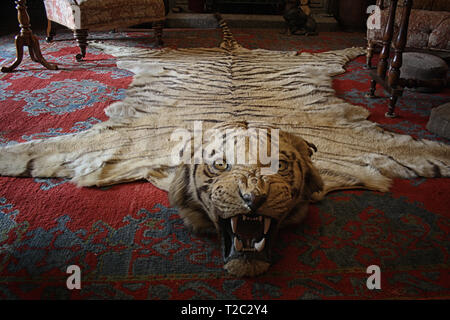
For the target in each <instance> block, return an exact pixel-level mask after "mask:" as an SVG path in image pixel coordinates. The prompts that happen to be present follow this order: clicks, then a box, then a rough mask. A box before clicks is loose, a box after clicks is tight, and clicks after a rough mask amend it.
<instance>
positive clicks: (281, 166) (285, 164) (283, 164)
mask: <svg viewBox="0 0 450 320" xmlns="http://www.w3.org/2000/svg"><path fill="white" fill-rule="evenodd" d="M288 168H289V163H288V162H287V161H284V160H280V161H279V163H278V170H279V171H284V170H287V169H288Z"/></svg>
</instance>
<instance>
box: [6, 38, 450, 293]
mask: <svg viewBox="0 0 450 320" xmlns="http://www.w3.org/2000/svg"><path fill="white" fill-rule="evenodd" d="M232 31H233V33H234V36H235V38H236V40H237V41H238V42H239V43H240V44H242V45H243V46H244V47H247V48H251V49H254V48H264V49H272V50H298V51H308V52H320V51H328V50H335V49H343V48H347V47H352V46H364V45H365V41H364V35H363V34H359V33H321V34H320V36H318V37H309V38H307V37H300V36H291V37H289V36H286V35H280V34H279V30H266V29H264V30H258V29H246V30H238V29H233V30H232ZM93 37H94V38H97V39H102V40H105V39H112V40H113V41H114V42H118V41H120V42H121V45H128V46H135V47H144V48H145V47H149V48H152V47H153V37H152V36H150V37H149V36H148V34H146V33H139V32H136V33H127V34H125V33H116V34H109V33H94V34H93ZM41 38H43V37H42V36H41ZM113 38H114V39H113ZM164 38H165V43H166V46H170V47H183V48H186V47H216V46H217V45H218V44H219V42H220V41H221V31H220V30H219V29H217V30H176V29H172V30H165V35H164ZM69 39H70V40H71V35H70V34H61V35H59V36H57V37H56V41H55V42H53V43H51V44H47V43H44V42H41V48H42V50H43V52H44V55H45V57H46V58H47V59H48V60H49V61H51V62H55V63H57V64H58V65H59V67H60V70H58V71H48V70H45V69H43V68H42V67H41V66H40V65H38V64H36V63H33V62H31V60H30V59H29V57H26V58H25V60H24V62H23V63H22V65H21V66H20V67H19V69H18V71H17V72H14V73H11V74H0V145H8V144H14V143H18V142H25V141H30V140H33V139H40V138H45V137H54V136H58V135H63V134H67V133H75V132H79V131H82V130H86V129H88V128H90V127H92V125H94V124H95V123H99V122H103V121H105V120H107V117H106V116H105V114H104V113H103V110H104V109H105V108H106V107H107V106H108V105H110V104H111V103H112V102H114V101H119V100H122V99H124V97H125V90H126V89H127V87H128V85H129V84H130V83H131V81H132V76H133V74H132V73H131V72H128V71H125V70H121V69H118V68H117V66H116V61H115V58H114V57H112V56H110V55H106V54H104V53H103V52H100V51H98V50H96V49H95V48H93V47H90V48H89V49H88V55H87V58H86V61H84V62H82V63H77V62H76V61H75V59H74V55H75V54H76V53H77V52H78V48H77V47H76V45H75V43H74V42H73V41H66V40H69ZM0 48H1V49H0V64H1V65H3V64H7V63H10V62H11V61H12V60H13V59H14V57H15V48H14V46H13V35H11V36H8V37H2V38H0ZM364 61H365V58H364V57H359V58H357V59H356V60H354V61H352V62H350V63H349V64H348V65H347V70H348V72H347V73H345V74H343V75H340V76H337V77H335V79H334V83H333V86H334V89H335V90H336V93H337V96H338V97H340V98H343V99H345V100H346V101H348V102H350V103H353V104H357V105H361V106H363V107H365V108H367V109H368V110H370V112H371V116H370V118H369V120H372V121H375V122H377V123H379V124H380V126H381V127H383V128H384V129H387V130H391V131H394V132H399V133H406V134H410V135H412V136H414V137H418V138H427V139H430V140H437V141H443V142H445V143H449V141H448V140H445V139H442V138H439V137H437V136H435V135H433V134H432V133H430V132H428V131H427V130H426V129H425V126H426V122H427V120H428V117H429V115H430V111H431V108H432V107H435V106H438V105H441V104H443V103H446V102H449V101H450V90H446V91H445V92H442V93H439V94H434V95H429V94H422V93H417V92H412V91H407V92H406V93H405V95H404V97H403V98H401V99H400V100H399V103H398V113H399V114H400V117H398V118H396V119H386V118H385V117H384V113H385V111H386V99H377V100H369V99H367V98H366V97H365V93H366V92H367V90H368V86H369V77H368V72H367V71H366V70H364V69H363V66H364ZM449 191H450V179H422V178H419V179H413V180H399V179H398V180H395V181H394V184H393V186H392V188H391V190H390V191H389V192H387V193H378V192H371V191H345V192H334V193H331V194H330V195H328V196H327V197H326V198H325V199H324V200H322V201H321V202H319V203H317V204H315V205H313V206H311V208H310V211H309V215H308V217H307V219H306V221H305V222H304V223H303V224H302V225H300V226H298V227H295V228H290V229H289V230H286V231H285V232H283V233H282V234H280V235H279V237H278V243H277V244H276V247H275V249H274V253H275V259H274V260H275V261H274V264H273V265H272V267H271V268H270V269H269V272H268V273H266V274H264V275H263V276H260V277H257V278H235V277H232V276H230V275H229V274H227V273H226V271H225V270H223V269H222V265H223V261H222V257H221V252H220V250H219V249H220V248H219V241H218V239H216V238H215V237H214V236H206V237H200V236H195V235H193V234H192V233H190V232H189V231H188V230H187V229H186V228H185V227H184V226H183V224H182V221H181V219H180V217H179V215H178V214H177V210H176V209H174V208H171V207H170V206H169V203H168V199H167V193H166V192H164V191H161V190H159V189H157V188H156V187H154V186H153V185H151V184H150V183H148V182H135V183H128V184H122V185H116V186H113V187H107V188H77V187H76V186H74V185H72V184H70V183H67V180H64V179H28V178H5V177H0V299H408V298H412V299H417V298H419V299H420V298H432V299H435V298H438V299H441V298H447V299H448V298H450V272H449V269H450V262H449V259H450V257H449V251H450V236H449V231H450V223H449V221H450V220H449V217H450V210H449V208H450V197H448V194H449ZM70 265H78V266H79V267H80V268H81V272H82V274H81V283H82V287H81V290H76V289H75V290H68V289H67V287H66V280H67V277H68V276H69V275H68V274H67V273H66V269H67V267H68V266H70ZM370 265H378V266H379V267H380V269H381V289H380V290H369V289H368V288H367V286H366V280H367V278H368V277H369V274H367V273H366V269H367V267H368V266H370Z"/></svg>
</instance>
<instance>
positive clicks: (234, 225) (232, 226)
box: [231, 217, 238, 233]
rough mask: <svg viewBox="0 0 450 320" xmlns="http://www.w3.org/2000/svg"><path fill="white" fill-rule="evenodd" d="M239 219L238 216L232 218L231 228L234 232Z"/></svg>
mask: <svg viewBox="0 0 450 320" xmlns="http://www.w3.org/2000/svg"><path fill="white" fill-rule="evenodd" d="M237 221H238V217H233V218H231V230H233V233H236V228H237Z"/></svg>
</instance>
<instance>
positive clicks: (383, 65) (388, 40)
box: [377, 0, 398, 79]
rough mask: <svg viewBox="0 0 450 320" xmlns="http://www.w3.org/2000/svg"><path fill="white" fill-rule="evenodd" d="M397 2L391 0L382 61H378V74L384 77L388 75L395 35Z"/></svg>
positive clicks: (381, 55)
mask: <svg viewBox="0 0 450 320" xmlns="http://www.w3.org/2000/svg"><path fill="white" fill-rule="evenodd" d="M397 2H398V0H391V6H390V8H389V17H388V22H387V24H386V29H385V30H384V35H383V47H382V49H381V53H380V61H379V62H378V66H377V74H378V76H379V77H380V78H382V79H384V78H385V77H386V71H387V66H388V61H389V54H390V49H391V44H392V38H393V36H394V22H395V12H396V11H397Z"/></svg>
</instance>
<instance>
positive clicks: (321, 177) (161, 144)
mask: <svg viewBox="0 0 450 320" xmlns="http://www.w3.org/2000/svg"><path fill="white" fill-rule="evenodd" d="M220 26H221V27H222V30H223V42H222V43H221V45H220V47H217V48H190V49H171V48H164V49H161V50H150V49H140V48H131V47H127V46H120V45H117V44H115V45H112V44H111V43H95V44H93V46H95V47H97V48H99V49H101V50H104V51H105V52H106V53H108V54H111V55H113V56H115V57H117V60H118V63H117V64H118V66H119V67H120V68H123V69H127V70H130V71H132V72H134V73H135V76H134V80H133V82H132V84H131V85H130V87H129V89H128V91H127V96H126V98H125V99H124V100H123V101H120V102H116V103H114V104H112V105H110V106H109V107H108V108H107V109H106V110H105V112H106V114H107V115H108V116H109V118H110V119H109V120H108V121H106V122H103V123H100V124H97V125H95V126H94V127H93V128H91V129H89V130H86V131H84V132H81V133H76V134H71V135H65V136H59V137H54V138H49V139H42V140H35V141H31V142H26V143H21V144H16V145H11V146H6V147H1V148H0V174H1V175H4V176H26V177H46V178H51V177H65V178H71V181H72V182H73V183H75V184H77V185H78V186H81V187H86V186H105V185H112V184H117V183H123V182H128V181H134V180H139V179H146V180H148V181H150V182H151V183H153V184H155V185H156V186H157V187H159V188H161V189H163V190H166V191H169V193H170V194H169V197H170V199H171V203H172V204H174V205H177V206H179V207H180V215H181V216H182V217H183V219H184V221H185V223H186V225H187V226H190V227H192V229H194V231H199V230H200V229H202V228H203V227H208V226H211V225H212V226H213V227H215V228H216V229H217V230H218V233H219V234H220V237H221V239H222V247H223V249H222V251H223V256H224V264H225V268H226V269H227V270H228V271H229V272H230V273H232V274H235V275H239V276H245V275H257V274H260V273H262V272H264V271H265V270H267V268H268V266H269V265H270V248H271V244H272V243H273V241H274V239H275V237H276V233H277V230H278V228H279V227H280V226H283V225H285V224H287V223H283V221H284V222H286V221H290V222H299V221H301V219H302V217H304V215H305V213H306V208H307V204H308V202H310V201H318V200H320V199H321V198H323V197H324V196H325V195H326V194H327V193H328V192H330V191H333V190H342V189H351V188H364V189H370V190H377V191H381V192H386V191H387V190H388V189H389V187H390V183H391V179H392V178H395V177H398V178H415V177H427V178H431V177H449V176H450V147H449V146H446V145H444V144H441V143H438V142H432V141H428V140H416V139H414V138H412V137H410V136H406V135H399V134H395V133H391V132H387V131H384V130H382V129H381V128H380V127H378V126H377V124H376V123H373V122H370V121H368V120H367V117H368V116H369V112H368V111H367V110H366V109H364V108H362V107H359V106H355V105H351V104H349V103H347V102H345V101H343V100H342V99H340V98H337V97H336V96H335V92H334V90H333V88H332V77H333V76H335V75H338V74H341V73H343V72H345V69H344V68H343V66H344V65H345V64H346V63H347V62H348V61H350V60H352V59H354V58H356V57H357V56H359V55H362V54H364V49H362V48H348V49H344V50H337V51H330V52H322V53H315V54H311V53H301V54H298V53H297V52H282V51H269V50H263V49H257V50H249V49H246V48H243V47H241V46H240V45H239V44H238V43H237V42H236V40H235V39H234V37H233V35H232V34H231V32H230V30H229V29H228V27H227V25H226V23H225V22H224V21H223V20H221V21H220ZM199 123H200V124H201V129H202V132H203V133H202V136H201V139H203V138H205V132H207V131H208V130H209V129H212V128H218V127H219V128H222V129H224V128H233V127H245V128H249V127H255V128H261V127H264V128H269V131H270V130H273V129H275V128H278V129H279V130H280V138H279V144H280V146H279V147H280V150H281V151H286V149H287V150H290V148H291V149H292V148H293V147H294V149H295V148H297V151H295V150H294V151H292V150H291V151H292V152H291V155H292V157H293V158H294V160H295V161H298V166H297V167H296V168H297V169H296V170H297V171H295V170H294V168H291V167H289V168H290V169H289V168H288V167H286V168H288V169H289V170H291V171H288V174H287V175H285V176H283V177H282V178H280V179H279V180H280V181H281V182H279V183H278V185H280V186H282V187H273V189H274V190H275V191H274V190H272V189H270V191H269V193H272V194H273V193H274V192H277V190H278V191H279V193H277V194H281V195H283V194H287V198H286V200H285V202H286V204H285V206H284V207H282V208H283V210H281V211H280V210H278V211H279V212H275V213H273V212H272V211H270V210H269V209H270V208H271V207H270V204H267V205H265V204H264V203H263V204H261V201H260V200H261V198H262V193H261V190H262V189H264V188H263V187H261V186H262V185H264V183H263V180H264V179H263V178H261V177H260V175H259V174H256V173H254V172H253V173H251V174H253V176H252V177H253V178H252V179H249V180H248V181H254V182H255V188H254V189H253V190H254V191H255V190H256V191H258V190H259V191H258V192H256V191H255V192H256V193H255V192H253V193H252V192H250V193H249V194H248V195H247V194H246V195H242V194H241V189H240V187H239V188H238V187H236V185H237V184H238V183H236V182H231V186H230V185H225V187H224V186H223V185H221V187H222V189H220V188H216V189H217V190H216V191H217V193H209V195H208V193H206V195H205V196H204V198H203V196H202V194H199V190H200V189H202V188H203V189H204V190H203V191H205V190H208V186H209V185H211V184H212V183H213V180H214V179H216V180H217V179H219V178H217V177H219V176H220V174H221V173H222V172H226V170H229V169H228V167H227V166H225V167H224V164H223V163H218V164H216V163H214V164H213V168H212V169H208V168H206V169H205V170H204V171H203V172H201V173H199V172H198V171H195V169H196V168H197V167H196V166H197V165H193V166H190V167H189V170H185V171H183V172H181V173H180V168H181V167H183V166H184V165H185V163H183V164H180V162H177V161H175V160H174V152H173V150H174V149H176V147H177V145H179V141H175V140H174V139H172V135H173V133H174V132H175V131H176V130H179V129H183V130H185V131H183V132H185V133H187V135H189V134H190V133H192V134H193V135H194V137H195V133H196V131H195V130H196V125H197V129H198V125H199ZM269 138H270V137H269ZM294 140H295V141H294ZM297 140H298V141H297ZM189 141H190V140H189ZM293 141H294V142H293ZM283 148H284V149H283ZM281 163H285V162H283V160H281V161H280V170H285V169H286V168H283V169H282V168H281V167H282V165H281ZM290 165H292V164H289V163H288V164H287V166H290ZM259 167H260V166H259V164H258V165H256V168H257V170H259ZM184 168H185V167H184ZM249 168H250V167H248V166H247V167H246V166H243V168H242V166H241V168H240V169H239V170H241V173H240V174H241V176H242V175H248V174H250V173H249V172H247V171H245V170H247V169H248V170H249ZM250 169H251V168H250ZM214 170H215V171H214ZM236 170H238V169H236ZM242 170H244V171H245V173H242ZM231 171H233V174H234V175H235V176H236V175H237V173H236V171H234V168H233V170H231ZM231 171H230V172H229V174H231V173H232V172H231ZM294 171H295V172H297V173H296V174H295V173H294ZM217 172H219V173H217ZM305 172H306V173H305ZM279 175H280V174H279V173H277V174H274V175H273V176H274V177H275V178H276V177H277V176H279ZM308 175H309V176H308ZM220 177H221V176H220ZM308 177H309V178H308ZM311 177H312V178H311ZM206 178H210V179H206ZM247 178H248V177H247ZM275 178H273V179H275ZM196 179H203V180H202V183H203V185H202V188H200V187H199V188H197V185H196V184H195V183H196V182H197V180H196ZM224 179H225V178H224ZM271 179H272V178H271ZM283 179H284V180H283ZM289 179H291V180H289ZM300 180H301V181H300ZM233 181H234V180H233ZM264 181H266V180H264ZM192 183H194V185H192ZM233 183H234V185H233ZM188 184H189V186H187V185H188ZM297 184H298V187H296V185H297ZM311 186H312V187H311ZM247 187H249V184H248V183H247V184H246V188H247ZM223 188H225V190H223ZM227 188H231V189H228V190H227ZM233 188H234V189H233ZM277 188H278V189H277ZM283 188H284V189H283ZM308 188H309V192H306V191H305V190H308ZM219 189H220V190H219ZM230 190H232V191H233V192H234V191H236V190H237V191H236V192H235V194H234V195H232V196H231V198H232V201H231V200H229V201H230V206H231V205H233V206H234V207H236V208H238V209H236V210H237V211H236V210H234V212H231V213H230V212H228V213H227V211H226V210H225V209H223V208H222V209H220V210H219V209H217V208H219V207H220V205H217V204H214V201H213V200H214V199H215V198H214V197H215V195H216V194H222V193H223V192H225V193H227V192H228V194H230V193H231V191H230ZM280 190H281V191H280ZM283 190H284V191H286V190H290V193H289V192H284V191H283ZM300 190H301V191H300ZM216 191H215V192H216ZM183 192H184V193H188V194H184V195H183V194H181V193H183ZM205 192H206V191H205ZM211 192H212V191H211ZM221 192H222V193H221ZM283 192H284V193H283ZM238 193H239V194H238ZM288 193H289V194H288ZM294 194H295V197H294V196H293V195H294ZM247 196H248V197H247ZM233 197H234V198H233ZM272 198H276V197H272ZM281 198H282V199H283V197H281ZM294 198H295V199H294ZM218 199H220V197H219V198H218ZM236 199H237V200H236ZM258 199H259V200H258ZM264 199H271V198H270V195H268V194H264ZM238 200H239V201H240V202H239V201H238ZM257 200H258V201H257ZM208 201H212V202H208ZM272 201H273V200H272ZM275 201H276V200H275ZM283 201H284V200H283ZM238 202H239V203H238ZM266 202H269V200H266ZM205 203H206V204H205ZM208 205H211V206H215V208H212V209H211V208H209V207H207V206H208ZM202 206H203V207H202ZM273 207H274V206H273V205H272V208H273ZM294 207H295V208H297V209H296V210H297V211H296V214H295V215H291V216H289V213H290V211H292V210H293V209H294ZM255 208H256V209H255ZM277 208H281V207H277ZM213 209H214V210H213ZM265 209H267V210H266V211H267V212H265V213H261V212H264V210H265ZM275 209H276V208H275ZM275 209H273V210H275ZM275 211H276V210H275ZM247 214H253V216H252V215H250V216H252V217H253V218H247ZM238 216H239V217H238ZM255 230H256V231H255ZM246 234H247V235H248V234H252V235H253V236H251V237H247V238H246ZM244 238H245V239H246V240H245V241H244V240H243V239H244Z"/></svg>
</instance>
